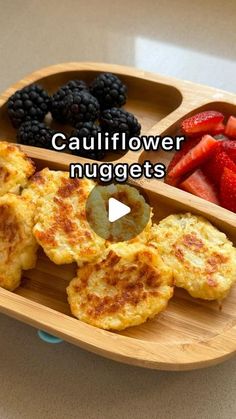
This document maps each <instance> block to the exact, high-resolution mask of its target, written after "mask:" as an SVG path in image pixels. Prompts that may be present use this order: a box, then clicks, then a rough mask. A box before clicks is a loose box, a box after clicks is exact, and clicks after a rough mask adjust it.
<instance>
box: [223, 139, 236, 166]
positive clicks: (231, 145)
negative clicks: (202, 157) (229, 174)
mask: <svg viewBox="0 0 236 419" xmlns="http://www.w3.org/2000/svg"><path fill="white" fill-rule="evenodd" d="M221 147H222V150H224V151H225V152H226V153H227V154H228V156H229V157H230V158H231V159H232V160H233V161H234V163H235V164H236V141H230V140H229V141H223V142H222V145H221Z"/></svg>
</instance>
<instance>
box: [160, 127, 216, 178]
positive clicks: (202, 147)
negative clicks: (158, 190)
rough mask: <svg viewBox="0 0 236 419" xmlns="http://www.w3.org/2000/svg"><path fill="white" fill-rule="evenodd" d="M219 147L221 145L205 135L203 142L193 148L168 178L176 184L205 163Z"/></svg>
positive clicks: (171, 171)
mask: <svg viewBox="0 0 236 419" xmlns="http://www.w3.org/2000/svg"><path fill="white" fill-rule="evenodd" d="M217 147H219V143H218V142H217V140H215V139H214V138H213V137H211V136H210V135H204V137H202V139H201V141H200V142H199V143H198V144H197V145H196V146H195V147H193V148H192V149H191V150H190V151H189V152H188V153H187V154H186V155H185V156H183V157H182V159H181V160H180V161H179V162H178V163H177V164H176V165H175V167H173V168H172V169H171V170H170V172H169V174H168V178H169V179H170V181H171V180H173V181H174V182H175V180H176V179H179V178H180V177H181V176H183V175H185V174H187V173H188V172H190V171H191V170H194V169H195V168H196V167H198V166H200V165H201V164H202V163H204V162H205V161H206V160H207V159H208V158H209V157H210V156H211V155H212V154H213V153H214V151H215V150H216V148H217Z"/></svg>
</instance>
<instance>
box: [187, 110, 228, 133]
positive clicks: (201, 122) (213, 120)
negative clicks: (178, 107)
mask: <svg viewBox="0 0 236 419" xmlns="http://www.w3.org/2000/svg"><path fill="white" fill-rule="evenodd" d="M223 119H224V115H223V114H222V113H220V112H216V111H205V112H200V113H198V114H196V115H193V116H191V117H190V118H187V119H185V120H184V121H182V124H181V128H182V131H183V132H184V133H185V134H188V135H194V134H198V133H216V134H217V133H218V131H217V127H218V129H219V126H220V129H222V125H219V124H221V123H222V122H223ZM215 130H216V131H215ZM221 132H222V131H221Z"/></svg>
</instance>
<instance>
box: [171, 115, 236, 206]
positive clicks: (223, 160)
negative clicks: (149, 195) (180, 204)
mask: <svg viewBox="0 0 236 419" xmlns="http://www.w3.org/2000/svg"><path fill="white" fill-rule="evenodd" d="M224 119H225V117H224V115H223V114H222V113H220V112H216V111H205V112H201V113H198V114H196V115H193V116H191V117H190V118H188V119H185V120H184V121H183V122H182V124H181V131H182V132H183V133H184V134H185V135H186V138H187V140H186V141H185V142H184V144H183V146H182V149H181V150H180V151H178V152H176V153H175V154H174V157H173V158H172V160H171V162H170V164H169V166H168V171H167V177H166V183H168V184H170V185H173V186H177V187H179V188H180V189H183V190H185V191H187V192H190V193H192V194H193V195H196V196H199V197H200V198H203V199H206V200H207V201H210V202H213V203H215V204H218V205H221V206H222V207H224V208H226V209H228V210H230V211H232V212H235V213H236V117H234V116H230V117H229V118H228V120H227V123H226V124H224Z"/></svg>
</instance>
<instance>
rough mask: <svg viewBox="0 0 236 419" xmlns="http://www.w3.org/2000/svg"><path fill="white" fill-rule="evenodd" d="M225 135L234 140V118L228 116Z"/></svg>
mask: <svg viewBox="0 0 236 419" xmlns="http://www.w3.org/2000/svg"><path fill="white" fill-rule="evenodd" d="M225 134H226V135H228V136H229V137H232V138H235V139H236V118H235V117H234V116H230V117H229V119H228V122H227V124H226V127H225Z"/></svg>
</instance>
